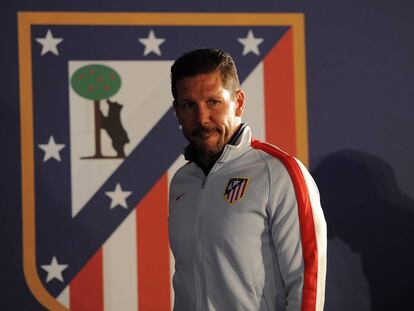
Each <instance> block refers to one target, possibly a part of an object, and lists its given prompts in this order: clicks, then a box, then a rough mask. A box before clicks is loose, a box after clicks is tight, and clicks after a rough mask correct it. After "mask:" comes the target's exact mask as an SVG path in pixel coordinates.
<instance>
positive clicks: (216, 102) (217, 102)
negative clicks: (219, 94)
mask: <svg viewBox="0 0 414 311" xmlns="http://www.w3.org/2000/svg"><path fill="white" fill-rule="evenodd" d="M219 103H220V101H219V100H215V99H210V100H209V101H208V102H207V104H209V105H211V106H214V105H217V104H219Z"/></svg>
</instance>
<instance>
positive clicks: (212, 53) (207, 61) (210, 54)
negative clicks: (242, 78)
mask: <svg viewBox="0 0 414 311" xmlns="http://www.w3.org/2000/svg"><path fill="white" fill-rule="evenodd" d="M216 70H219V71H220V75H221V79H222V82H223V85H224V86H225V87H226V88H227V89H229V90H231V91H233V92H235V91H238V90H239V89H240V82H239V77H238V76H237V68H236V65H235V63H234V61H233V58H232V57H231V56H230V54H229V53H226V52H224V51H221V50H219V49H210V48H202V49H196V50H193V51H190V52H188V53H185V54H184V55H182V56H181V57H180V58H178V59H177V60H176V61H175V62H174V64H173V65H172V66H171V92H172V94H173V97H174V99H176V97H177V89H176V85H177V82H178V81H179V80H181V79H183V78H186V77H194V76H196V75H199V74H206V73H212V72H214V71H216Z"/></svg>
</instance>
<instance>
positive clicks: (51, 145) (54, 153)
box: [39, 136, 65, 162]
mask: <svg viewBox="0 0 414 311" xmlns="http://www.w3.org/2000/svg"><path fill="white" fill-rule="evenodd" d="M39 148H40V149H42V150H43V151H44V152H45V156H44V157H43V162H46V161H47V160H49V159H50V158H54V159H56V160H57V161H59V162H60V153H59V151H60V150H62V149H63V148H65V145H64V144H56V143H55V139H54V138H53V136H50V137H49V142H48V143H47V144H39Z"/></svg>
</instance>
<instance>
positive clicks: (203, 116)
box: [196, 103, 210, 124]
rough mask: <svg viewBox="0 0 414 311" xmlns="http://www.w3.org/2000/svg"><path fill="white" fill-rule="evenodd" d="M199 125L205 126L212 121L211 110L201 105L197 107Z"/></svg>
mask: <svg viewBox="0 0 414 311" xmlns="http://www.w3.org/2000/svg"><path fill="white" fill-rule="evenodd" d="M196 118H197V123H199V124H205V123H208V122H209V120H210V110H209V109H208V107H207V106H206V105H205V104H203V103H201V104H199V105H197V116H196Z"/></svg>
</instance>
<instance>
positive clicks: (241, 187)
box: [224, 177, 249, 204]
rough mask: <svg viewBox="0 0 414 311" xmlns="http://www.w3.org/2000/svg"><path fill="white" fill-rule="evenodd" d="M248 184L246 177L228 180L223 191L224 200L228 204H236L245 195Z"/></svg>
mask: <svg viewBox="0 0 414 311" xmlns="http://www.w3.org/2000/svg"><path fill="white" fill-rule="evenodd" d="M248 183H249V178H248V177H233V178H230V179H229V181H228V182H227V185H226V188H225V190H224V199H225V200H226V201H227V202H229V203H230V204H235V203H237V202H238V201H240V200H241V199H242V198H243V196H244V194H245V193H246V189H247V185H248Z"/></svg>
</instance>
